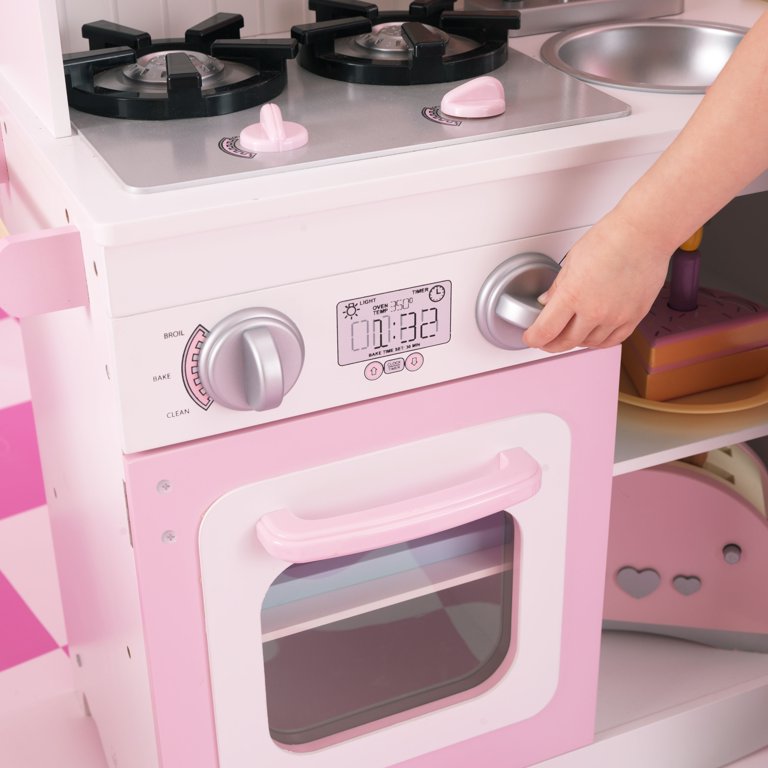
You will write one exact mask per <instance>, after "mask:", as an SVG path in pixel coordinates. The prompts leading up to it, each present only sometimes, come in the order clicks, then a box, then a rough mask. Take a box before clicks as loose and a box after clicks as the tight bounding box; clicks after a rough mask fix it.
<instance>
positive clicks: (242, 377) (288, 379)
mask: <svg viewBox="0 0 768 768" xmlns="http://www.w3.org/2000/svg"><path fill="white" fill-rule="evenodd" d="M303 364H304V340H303V339H302V337H301V333H300V331H299V329H298V328H297V327H296V325H295V323H294V322H293V321H292V320H291V319H290V318H288V317H286V316H285V315H283V314H282V313H280V312H277V311H276V310H274V309H265V308H262V307H259V308H252V309H242V310H240V311H239V312H235V313H234V314H232V315H229V316H228V317H225V318H224V319H223V320H221V321H220V322H218V323H217V324H216V325H215V326H214V327H213V328H212V330H211V332H210V333H209V334H208V337H207V338H206V340H205V342H204V343H203V346H202V349H201V350H200V361H199V365H200V378H201V380H202V383H203V386H204V387H205V389H206V390H207V391H208V392H209V393H210V395H211V396H212V397H213V399H214V400H215V401H216V402H217V403H219V404H220V405H224V406H226V407H227V408H232V409H234V410H238V411H268V410H270V409H271V408H277V407H278V406H279V405H280V403H282V402H283V397H284V395H285V394H286V393H287V392H289V391H290V390H291V388H292V387H293V385H294V384H295V383H296V380H297V379H298V378H299V373H300V372H301V367H302V365H303Z"/></svg>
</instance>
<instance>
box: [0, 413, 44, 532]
mask: <svg viewBox="0 0 768 768" xmlns="http://www.w3.org/2000/svg"><path fill="white" fill-rule="evenodd" d="M0 500H2V504H0V518H3V517H10V516H11V515H15V514H17V513H19V512H24V511H25V510H28V509H34V508H35V507H39V506H41V505H43V504H45V489H44V486H43V475H42V469H41V467H40V456H39V454H38V449H37V437H36V434H35V419H34V416H33V415H32V403H30V402H26V403H20V404H18V405H14V406H11V407H10V408H3V409H2V410H0Z"/></svg>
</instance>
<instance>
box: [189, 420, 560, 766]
mask: <svg viewBox="0 0 768 768" xmlns="http://www.w3.org/2000/svg"><path fill="white" fill-rule="evenodd" d="M570 442H571V441H570V431H569V429H568V426H567V425H566V424H565V422H563V421H562V420H561V419H560V418H558V417H556V416H553V415H550V414H532V415H525V416H517V417H514V418H507V419H503V420H499V421H494V422H490V423H485V424H480V425H478V426H474V427H469V428H466V429H463V430H460V431H456V432H450V433H446V434H442V435H437V436H434V437H431V438H429V439H425V440H419V441H415V442H412V443H408V444H403V445H399V446H396V447H393V448H388V449H386V450H380V451H376V452H372V453H368V454H363V455H359V456H356V457H354V458H350V459H347V460H344V461H339V462H336V463H331V464H327V465H323V466H318V467H313V468H310V469H306V470H303V471H300V472H295V473H292V474H289V475H283V476H280V477H275V478H271V479H267V480H264V481H261V482H258V483H254V484H253V485H249V486H247V487H243V488H240V489H238V490H235V491H233V492H231V493H229V494H227V495H226V496H223V497H222V498H221V499H219V500H218V501H217V502H216V503H214V504H213V505H212V506H211V507H210V508H209V509H208V511H207V512H206V514H205V517H204V519H203V522H202V526H201V529H200V540H199V546H200V559H201V570H202V586H203V596H204V608H205V620H206V629H207V638H208V647H209V658H210V670H211V689H212V695H213V703H214V713H215V721H216V731H217V739H218V746H219V757H220V764H221V767H222V768H243V766H247V765H256V764H261V765H269V766H270V767H272V766H274V767H275V768H279V766H293V765H298V763H299V762H301V763H303V764H305V765H310V766H324V767H325V766H327V768H331V767H333V768H338V766H339V765H358V764H361V765H362V764H365V765H367V766H371V767H372V766H389V765H394V764H397V763H399V762H402V761H405V760H408V759H409V758H414V757H416V756H418V755H421V754H424V753H428V752H432V751H435V750H437V749H440V748H443V747H446V746H449V745H451V744H454V743H456V742H459V741H464V740H466V739H469V738H471V737H473V736H477V735H480V734H482V733H485V732H488V731H491V730H495V729H498V728H501V727H503V726H506V725H510V724H512V723H516V722H520V721H522V720H524V719H526V718H529V717H531V716H532V715H534V714H535V713H537V712H538V711H540V710H541V709H542V708H543V707H544V706H545V705H546V704H547V703H548V702H549V701H550V699H551V698H552V696H553V694H554V692H555V690H556V688H557V684H558V676H559V659H560V645H561V620H562V612H563V589H564V569H565V541H566V527H567V511H568V504H567V500H568V485H569V483H568V471H569V464H570ZM299 753H300V754H299Z"/></svg>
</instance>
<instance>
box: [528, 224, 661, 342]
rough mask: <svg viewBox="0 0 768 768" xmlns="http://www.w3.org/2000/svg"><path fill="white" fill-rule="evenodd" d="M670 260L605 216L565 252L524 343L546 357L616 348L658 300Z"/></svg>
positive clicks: (624, 226) (627, 228) (639, 237)
mask: <svg viewBox="0 0 768 768" xmlns="http://www.w3.org/2000/svg"><path fill="white" fill-rule="evenodd" d="M669 256H670V254H667V253H663V252H661V253H660V252H659V249H658V247H657V248H656V249H654V247H653V246H652V245H650V244H649V243H648V242H647V239H646V238H643V237H642V236H641V235H639V233H638V234H637V235H635V234H634V233H633V232H632V230H631V229H630V228H629V227H628V226H626V225H625V224H620V223H616V222H614V221H613V220H612V219H611V217H610V215H609V216H608V217H606V218H605V219H603V220H602V221H600V222H598V223H597V224H596V225H595V226H594V227H592V229H590V230H589V231H588V232H587V233H586V234H585V235H584V236H583V237H582V238H581V239H580V240H579V241H578V242H577V243H576V244H575V245H574V246H573V248H572V249H571V250H570V252H569V253H568V256H567V257H566V258H565V260H564V261H563V268H562V269H561V270H560V273H559V275H558V276H557V279H556V280H555V282H554V283H553V285H552V287H551V288H550V289H549V290H548V291H547V292H546V294H544V296H543V297H542V299H540V300H541V301H542V303H543V304H545V307H544V309H543V310H542V312H541V315H540V316H539V317H538V319H537V320H536V322H535V323H534V324H533V325H532V326H531V327H530V328H529V329H528V330H527V331H526V332H525V334H524V335H523V341H524V342H525V343H526V344H528V346H530V347H538V348H540V349H543V350H545V351H547V352H565V351H566V350H569V349H573V348H574V347H610V346H613V345H614V344H619V343H621V342H622V341H623V340H624V339H626V338H627V336H629V335H630V333H632V331H633V330H634V329H635V326H636V325H637V324H638V323H639V322H640V320H642V319H643V317H644V316H645V315H646V313H647V312H648V310H649V309H650V307H651V304H653V301H654V299H655V298H656V296H657V295H658V293H659V290H660V289H661V286H662V285H663V283H664V279H665V277H666V273H667V262H668V260H669Z"/></svg>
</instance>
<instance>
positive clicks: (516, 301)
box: [475, 253, 560, 349]
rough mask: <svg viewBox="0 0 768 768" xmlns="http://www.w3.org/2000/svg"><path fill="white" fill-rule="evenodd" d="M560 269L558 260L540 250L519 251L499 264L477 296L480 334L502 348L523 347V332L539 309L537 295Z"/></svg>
mask: <svg viewBox="0 0 768 768" xmlns="http://www.w3.org/2000/svg"><path fill="white" fill-rule="evenodd" d="M559 271H560V267H559V266H558V265H557V263H556V262H554V261H552V259H550V258H549V256H545V255H544V254H543V253H519V254H517V256H512V258H510V259H507V260H506V261H504V262H502V263H501V264H499V266H498V267H496V269H494V270H493V272H491V274H490V275H489V276H488V278H487V279H486V281H485V282H484V283H483V286H482V288H481V289H480V293H479V294H478V297H477V307H476V313H475V314H476V318H477V325H478V327H479V328H480V333H482V334H483V336H485V338H486V339H488V341H490V342H491V344H495V345H496V346H497V347H501V348H502V349H523V348H524V347H525V346H526V345H525V344H524V343H523V332H524V331H525V330H526V328H529V327H530V326H531V325H532V324H533V321H534V320H535V319H536V318H537V317H538V316H539V313H540V312H541V310H542V305H541V304H539V302H538V301H537V298H538V297H539V296H541V294H542V293H544V291H546V290H547V288H549V286H550V285H552V283H553V282H554V280H555V278H556V277H557V273H558V272H559Z"/></svg>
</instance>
